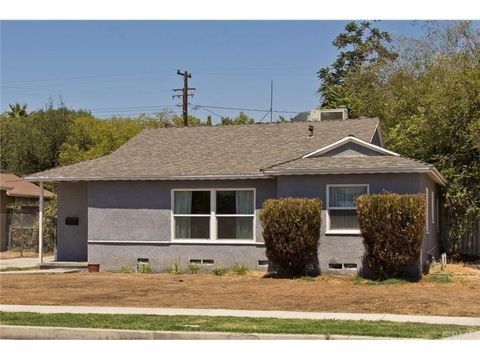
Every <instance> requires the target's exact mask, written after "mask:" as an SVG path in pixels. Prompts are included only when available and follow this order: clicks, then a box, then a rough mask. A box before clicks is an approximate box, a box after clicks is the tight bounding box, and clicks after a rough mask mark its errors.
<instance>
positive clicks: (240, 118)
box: [220, 111, 255, 125]
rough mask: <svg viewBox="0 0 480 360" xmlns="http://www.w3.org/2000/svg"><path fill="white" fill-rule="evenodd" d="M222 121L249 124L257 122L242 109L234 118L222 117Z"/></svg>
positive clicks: (232, 123) (231, 123)
mask: <svg viewBox="0 0 480 360" xmlns="http://www.w3.org/2000/svg"><path fill="white" fill-rule="evenodd" d="M220 123H221V124H222V125H249V124H253V123H255V119H254V118H251V117H250V116H248V115H246V114H245V113H244V112H242V111H241V112H240V113H239V114H238V115H237V116H236V117H235V118H234V119H231V118H229V117H222V119H221V121H220Z"/></svg>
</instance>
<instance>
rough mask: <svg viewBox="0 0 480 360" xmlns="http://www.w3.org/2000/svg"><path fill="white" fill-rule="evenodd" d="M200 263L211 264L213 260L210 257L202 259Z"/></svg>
mask: <svg viewBox="0 0 480 360" xmlns="http://www.w3.org/2000/svg"><path fill="white" fill-rule="evenodd" d="M202 263H204V264H205V265H213V263H214V261H213V260H212V259H203V260H202Z"/></svg>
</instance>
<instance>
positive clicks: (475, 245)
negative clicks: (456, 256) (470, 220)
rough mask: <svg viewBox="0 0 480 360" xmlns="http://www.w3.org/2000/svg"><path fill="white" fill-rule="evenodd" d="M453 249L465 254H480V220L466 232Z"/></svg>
mask: <svg viewBox="0 0 480 360" xmlns="http://www.w3.org/2000/svg"><path fill="white" fill-rule="evenodd" d="M453 250H455V251H456V252H459V253H460V254H463V255H472V256H480V220H478V221H477V222H476V224H474V225H473V226H472V227H471V228H470V229H468V230H467V231H466V232H465V234H464V235H463V237H462V238H461V239H460V240H459V241H458V242H457V244H456V245H455V246H454V249H453Z"/></svg>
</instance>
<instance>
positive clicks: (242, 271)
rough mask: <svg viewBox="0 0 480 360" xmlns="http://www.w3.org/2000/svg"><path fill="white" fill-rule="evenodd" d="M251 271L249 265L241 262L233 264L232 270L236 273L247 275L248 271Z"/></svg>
mask: <svg viewBox="0 0 480 360" xmlns="http://www.w3.org/2000/svg"><path fill="white" fill-rule="evenodd" d="M249 271H250V269H249V268H248V267H246V266H245V265H240V264H235V265H233V267H232V269H231V272H232V273H233V274H234V275H247V273H248V272H249Z"/></svg>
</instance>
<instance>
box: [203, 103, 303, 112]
mask: <svg viewBox="0 0 480 360" xmlns="http://www.w3.org/2000/svg"><path fill="white" fill-rule="evenodd" d="M197 106H200V107H202V108H209V109H223V110H236V111H252V112H262V113H263V112H266V111H267V112H270V109H250V108H240V107H228V106H214V105H198V104H197ZM272 112H274V113H285V114H298V113H299V112H300V111H287V110H285V111H284V110H274V111H272Z"/></svg>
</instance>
